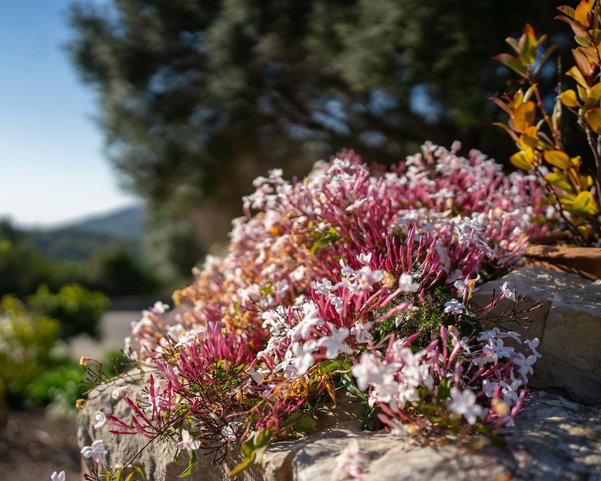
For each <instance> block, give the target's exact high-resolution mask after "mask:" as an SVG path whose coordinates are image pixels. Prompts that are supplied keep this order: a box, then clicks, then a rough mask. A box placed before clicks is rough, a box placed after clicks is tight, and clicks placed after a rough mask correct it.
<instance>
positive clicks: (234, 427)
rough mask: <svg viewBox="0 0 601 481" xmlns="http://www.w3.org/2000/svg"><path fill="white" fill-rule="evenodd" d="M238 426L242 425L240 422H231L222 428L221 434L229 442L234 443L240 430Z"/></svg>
mask: <svg viewBox="0 0 601 481" xmlns="http://www.w3.org/2000/svg"><path fill="white" fill-rule="evenodd" d="M238 426H240V423H239V422H235V421H233V422H231V423H228V424H227V426H224V427H223V429H222V430H221V435H222V436H223V438H224V439H225V441H226V442H228V443H233V442H235V441H236V433H237V432H238Z"/></svg>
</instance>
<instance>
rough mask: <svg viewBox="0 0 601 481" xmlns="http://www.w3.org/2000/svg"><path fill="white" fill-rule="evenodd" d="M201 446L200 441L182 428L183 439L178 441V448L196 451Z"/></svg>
mask: <svg viewBox="0 0 601 481" xmlns="http://www.w3.org/2000/svg"><path fill="white" fill-rule="evenodd" d="M199 447H200V441H199V440H198V439H197V440H194V438H193V437H192V436H190V433H189V432H188V431H187V430H185V429H182V440H181V441H179V442H178V443H177V449H187V450H188V451H194V450H195V449H198V448H199Z"/></svg>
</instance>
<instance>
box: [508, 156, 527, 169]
mask: <svg viewBox="0 0 601 481" xmlns="http://www.w3.org/2000/svg"><path fill="white" fill-rule="evenodd" d="M509 161H510V162H511V163H512V164H513V165H514V166H515V167H517V168H518V169H522V170H530V169H532V162H530V161H528V159H527V158H526V155H525V153H524V151H520V152H516V153H515V154H513V155H512V156H511V157H510V158H509Z"/></svg>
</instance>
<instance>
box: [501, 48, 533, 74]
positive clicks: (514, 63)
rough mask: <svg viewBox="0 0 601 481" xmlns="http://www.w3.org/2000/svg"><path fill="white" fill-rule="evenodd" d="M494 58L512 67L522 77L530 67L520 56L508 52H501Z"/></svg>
mask: <svg viewBox="0 0 601 481" xmlns="http://www.w3.org/2000/svg"><path fill="white" fill-rule="evenodd" d="M494 58H495V60H496V61H497V62H500V63H502V64H503V65H505V66H506V67H508V68H510V69H511V70H513V71H514V72H516V73H517V74H519V75H521V76H522V77H523V76H524V75H526V72H527V70H528V67H527V66H526V65H524V64H523V63H522V62H521V61H520V59H519V58H517V57H514V56H513V55H510V54H508V53H501V54H499V55H496V56H495V57H494Z"/></svg>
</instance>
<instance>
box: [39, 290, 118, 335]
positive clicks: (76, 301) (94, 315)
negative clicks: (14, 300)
mask: <svg viewBox="0 0 601 481" xmlns="http://www.w3.org/2000/svg"><path fill="white" fill-rule="evenodd" d="M27 304H28V306H29V307H30V308H31V309H32V310H33V311H35V312H37V313H39V314H41V315H45V316H48V317H52V318H54V319H58V321H59V322H60V337H61V338H62V339H69V338H72V337H74V336H77V335H78V334H89V335H90V336H91V337H93V338H95V339H98V338H99V337H100V330H99V321H100V316H102V314H103V313H104V311H105V310H106V308H107V307H108V299H107V298H106V296H105V295H104V294H102V293H100V292H94V291H89V290H87V289H85V288H83V287H81V286H79V285H77V284H70V285H66V286H63V287H61V288H60V290H59V291H58V293H56V294H54V293H52V292H50V289H49V288H48V286H46V285H42V286H40V287H39V288H38V290H37V292H36V293H35V294H34V295H32V296H29V297H28V298H27Z"/></svg>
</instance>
